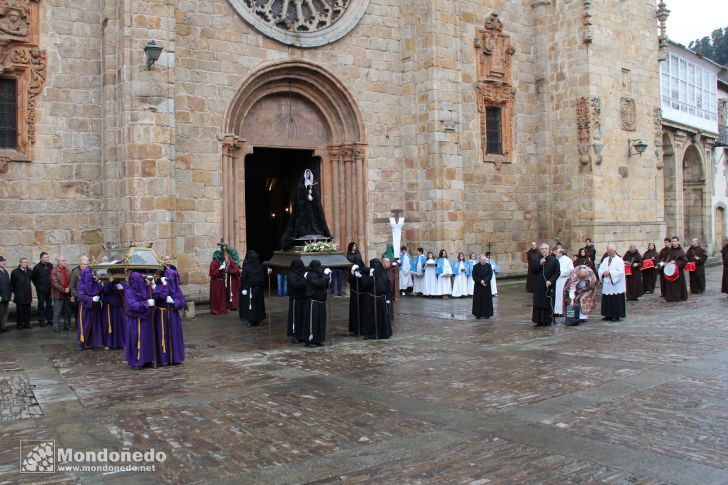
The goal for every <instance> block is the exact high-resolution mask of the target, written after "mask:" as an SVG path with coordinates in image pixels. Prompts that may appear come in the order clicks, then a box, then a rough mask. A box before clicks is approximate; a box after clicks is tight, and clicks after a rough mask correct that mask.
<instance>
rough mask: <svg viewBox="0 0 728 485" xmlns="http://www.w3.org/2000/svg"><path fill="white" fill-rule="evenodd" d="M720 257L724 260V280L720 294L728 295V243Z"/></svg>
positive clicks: (721, 251)
mask: <svg viewBox="0 0 728 485" xmlns="http://www.w3.org/2000/svg"><path fill="white" fill-rule="evenodd" d="M720 255H721V257H722V258H723V279H722V280H721V284H720V292H721V293H728V242H726V243H725V245H723V249H721V250H720Z"/></svg>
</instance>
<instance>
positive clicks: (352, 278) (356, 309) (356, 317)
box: [346, 242, 369, 335]
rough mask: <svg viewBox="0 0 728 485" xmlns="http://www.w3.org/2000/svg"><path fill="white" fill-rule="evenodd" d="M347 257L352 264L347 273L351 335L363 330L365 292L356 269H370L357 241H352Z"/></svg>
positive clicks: (364, 270) (362, 270)
mask: <svg viewBox="0 0 728 485" xmlns="http://www.w3.org/2000/svg"><path fill="white" fill-rule="evenodd" d="M346 259H347V260H348V261H349V262H350V263H351V264H352V266H351V270H350V271H349V272H348V273H347V280H348V281H349V335H359V334H360V332H361V314H362V305H363V298H364V296H363V294H362V291H361V288H359V285H360V278H359V277H357V276H356V275H355V273H356V271H359V272H360V273H364V272H366V271H369V270H368V269H367V268H365V267H364V261H363V259H362V256H361V253H360V252H359V249H358V247H357V245H356V243H355V242H350V243H349V246H348V247H347V250H346Z"/></svg>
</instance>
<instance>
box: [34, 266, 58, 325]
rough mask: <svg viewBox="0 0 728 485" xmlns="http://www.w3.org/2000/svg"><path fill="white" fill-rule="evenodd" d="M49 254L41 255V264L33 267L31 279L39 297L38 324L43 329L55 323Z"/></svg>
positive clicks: (51, 268)
mask: <svg viewBox="0 0 728 485" xmlns="http://www.w3.org/2000/svg"><path fill="white" fill-rule="evenodd" d="M50 260H51V257H50V256H48V253H46V252H42V253H40V262H38V264H36V265H35V266H34V267H33V272H32V273H31V274H30V279H31V281H33V285H35V293H36V296H37V297H38V323H39V324H40V326H41V327H45V326H46V322H48V324H49V325H50V324H51V323H52V322H53V299H52V298H51V271H52V270H53V265H52V264H51V262H50Z"/></svg>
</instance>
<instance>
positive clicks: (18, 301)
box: [10, 258, 33, 330]
mask: <svg viewBox="0 0 728 485" xmlns="http://www.w3.org/2000/svg"><path fill="white" fill-rule="evenodd" d="M30 275H31V272H30V269H29V268H28V258H20V265H19V266H18V267H17V268H15V269H14V270H13V272H12V273H10V288H11V289H12V292H13V302H14V303H15V317H16V319H17V320H16V322H17V327H18V330H20V329H23V328H30V304H31V303H32V302H33V289H32V288H31V286H30V282H31V279H30Z"/></svg>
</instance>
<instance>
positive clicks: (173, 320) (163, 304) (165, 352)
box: [154, 268, 187, 365]
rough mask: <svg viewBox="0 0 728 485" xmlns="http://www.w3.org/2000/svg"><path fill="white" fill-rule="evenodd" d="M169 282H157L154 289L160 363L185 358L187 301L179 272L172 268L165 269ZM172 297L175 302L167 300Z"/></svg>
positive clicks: (155, 324) (155, 321)
mask: <svg viewBox="0 0 728 485" xmlns="http://www.w3.org/2000/svg"><path fill="white" fill-rule="evenodd" d="M164 277H165V278H167V284H166V285H164V284H157V287H156V288H155V289H154V300H155V306H156V307H155V310H154V332H155V335H156V342H157V355H159V363H160V364H162V365H164V364H179V363H181V362H182V361H183V360H185V342H184V337H183V335H182V318H181V317H180V314H179V312H180V310H184V308H185V305H186V304H187V301H186V300H185V296H184V295H183V294H182V289H181V288H180V284H179V274H178V273H177V271H175V270H174V269H172V268H167V269H165V271H164ZM168 296H169V297H172V300H173V303H169V302H168V301H167V297H168Z"/></svg>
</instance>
